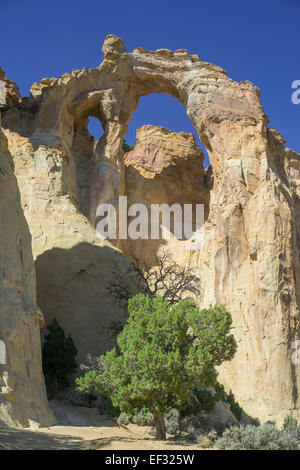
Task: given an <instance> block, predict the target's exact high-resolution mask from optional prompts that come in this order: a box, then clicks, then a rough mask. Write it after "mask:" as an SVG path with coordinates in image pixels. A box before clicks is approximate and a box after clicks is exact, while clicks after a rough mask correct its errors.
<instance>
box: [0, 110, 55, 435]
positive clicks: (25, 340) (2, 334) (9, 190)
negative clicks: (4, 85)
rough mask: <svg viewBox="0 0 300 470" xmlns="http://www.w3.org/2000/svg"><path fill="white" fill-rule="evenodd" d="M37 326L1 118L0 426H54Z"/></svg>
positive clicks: (27, 247)
mask: <svg viewBox="0 0 300 470" xmlns="http://www.w3.org/2000/svg"><path fill="white" fill-rule="evenodd" d="M42 326H43V315H42V312H41V311H40V309H39V307H38V306H37V302H36V287H35V272H34V264H33V259H32V251H31V237H30V233H29V229H28V224H27V222H26V219H25V217H24V213H23V210H22V208H21V202H20V193H19V188H18V184H17V180H16V177H15V175H14V166H13V161H12V157H11V154H10V152H9V150H8V147H7V139H6V138H5V136H4V133H3V131H2V127H1V117H0V426H4V425H8V426H15V427H23V426H25V427H28V426H32V425H33V426H34V425H42V426H46V425H51V424H53V423H54V421H55V420H54V417H53V415H52V412H51V411H50V410H49V408H48V404H47V397H46V390H45V385H44V377H43V374H42V364H41V362H42V361H41V343H40V327H42Z"/></svg>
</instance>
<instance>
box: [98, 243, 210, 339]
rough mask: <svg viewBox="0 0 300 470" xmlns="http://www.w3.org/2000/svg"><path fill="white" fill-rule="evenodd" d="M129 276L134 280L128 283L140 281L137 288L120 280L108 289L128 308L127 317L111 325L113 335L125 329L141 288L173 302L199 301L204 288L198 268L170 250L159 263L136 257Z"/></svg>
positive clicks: (162, 256)
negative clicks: (132, 301)
mask: <svg viewBox="0 0 300 470" xmlns="http://www.w3.org/2000/svg"><path fill="white" fill-rule="evenodd" d="M126 278H127V279H128V280H129V281H131V282H128V285H129V284H131V285H136V290H135V292H133V291H132V290H131V289H130V288H129V287H128V285H127V286H126V285H124V281H123V282H121V280H116V282H114V283H112V284H110V286H109V287H108V289H107V291H108V294H109V295H111V296H112V297H113V298H114V299H115V300H116V302H118V304H119V305H121V306H122V308H123V311H124V317H123V316H122V318H121V319H120V321H119V322H114V323H112V324H110V326H109V327H108V328H107V330H110V332H111V333H112V335H111V336H116V335H118V333H120V332H121V331H122V329H123V327H124V324H125V323H126V319H127V316H128V300H129V299H130V297H132V296H134V295H135V294H136V293H138V292H142V293H144V294H146V295H148V296H149V297H150V298H153V297H163V298H164V299H166V300H168V301H169V302H170V304H171V305H174V304H176V303H177V302H179V301H180V300H183V299H189V300H193V301H195V302H197V299H198V298H199V296H200V292H201V291H200V279H199V277H198V276H197V274H196V272H195V269H193V268H190V267H187V266H181V265H180V264H178V263H177V262H176V261H175V260H174V259H173V258H172V256H171V254H170V253H169V252H168V251H164V252H162V254H161V255H160V256H159V257H158V259H157V262H156V264H155V265H150V264H148V263H146V262H140V261H139V260H138V259H137V258H136V257H135V258H134V262H133V263H131V264H130V267H129V268H128V270H127V275H126Z"/></svg>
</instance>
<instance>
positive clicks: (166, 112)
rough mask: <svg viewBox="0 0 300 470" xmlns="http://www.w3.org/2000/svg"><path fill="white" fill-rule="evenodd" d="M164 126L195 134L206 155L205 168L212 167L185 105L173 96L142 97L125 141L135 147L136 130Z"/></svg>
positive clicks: (164, 94)
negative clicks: (150, 126)
mask: <svg viewBox="0 0 300 470" xmlns="http://www.w3.org/2000/svg"><path fill="white" fill-rule="evenodd" d="M148 124H149V125H152V126H162V127H165V128H167V129H169V130H171V131H174V132H188V133H190V134H193V136H194V137H195V140H196V145H197V146H198V147H199V148H200V149H201V150H202V152H203V153H204V155H205V161H204V168H206V167H208V166H209V165H210V161H209V156H208V153H207V150H206V148H205V146H204V145H203V144H202V142H201V140H200V138H199V135H198V132H197V131H196V130H195V127H194V126H193V124H192V122H191V121H190V119H189V117H188V115H187V112H186V109H185V107H184V105H183V104H182V103H181V102H180V101H179V100H178V99H177V98H175V97H174V96H173V95H170V94H166V93H150V94H148V95H144V96H141V98H140V99H139V104H138V107H137V109H136V110H135V112H134V113H133V115H132V117H131V120H130V122H129V125H128V131H127V134H126V136H125V139H126V140H127V142H128V143H129V144H132V145H135V142H136V130H137V129H138V128H139V127H142V126H143V125H148Z"/></svg>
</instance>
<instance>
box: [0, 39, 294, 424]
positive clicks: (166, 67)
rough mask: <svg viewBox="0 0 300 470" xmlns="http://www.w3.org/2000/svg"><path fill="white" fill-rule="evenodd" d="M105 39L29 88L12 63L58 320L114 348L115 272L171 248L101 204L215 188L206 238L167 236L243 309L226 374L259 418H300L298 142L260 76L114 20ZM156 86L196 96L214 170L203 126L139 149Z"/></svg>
mask: <svg viewBox="0 0 300 470" xmlns="http://www.w3.org/2000/svg"><path fill="white" fill-rule="evenodd" d="M103 52H104V61H103V62H102V64H101V65H100V66H99V67H98V68H95V69H90V70H87V69H83V70H74V71H73V72H72V73H71V74H64V75H62V76H61V77H60V78H58V79H55V78H49V79H43V80H42V82H41V83H40V84H37V83H35V84H34V85H33V86H32V88H31V97H30V98H21V97H20V96H19V94H18V90H17V87H16V86H15V84H14V83H13V82H11V81H10V80H8V79H7V78H5V77H4V80H5V81H6V84H7V87H6V91H7V105H6V107H4V108H3V109H2V127H3V131H4V133H5V136H6V139H7V141H8V149H9V152H10V154H11V156H12V158H13V160H14V165H15V174H16V177H17V180H18V184H19V188H20V192H21V200H22V208H23V211H24V214H25V217H26V220H27V223H28V225H29V229H30V232H31V236H32V249H33V257H34V259H35V266H36V275H37V301H38V304H39V307H40V308H41V310H42V311H43V314H44V316H45V319H46V322H49V321H50V320H51V319H52V318H54V317H56V318H57V319H58V320H59V321H60V323H61V324H62V326H63V327H64V328H65V330H66V332H67V333H69V332H70V333H71V334H72V336H73V338H74V341H75V344H77V347H78V349H79V357H80V358H82V357H84V355H85V354H86V353H87V352H91V353H95V354H98V353H101V352H103V351H104V350H105V349H106V348H107V346H108V344H109V338H108V336H107V333H105V331H106V329H105V325H107V324H108V322H109V321H112V320H117V319H118V318H119V317H120V315H121V314H122V312H121V309H120V308H119V307H118V306H117V305H116V303H115V302H114V300H113V299H112V298H110V296H109V295H108V294H107V289H106V287H107V285H108V284H109V283H110V282H111V281H112V280H115V279H118V280H119V282H120V283H123V284H124V285H125V284H126V285H127V286H128V285H129V284H130V286H129V287H130V289H132V292H134V289H135V286H134V285H133V283H132V280H129V279H128V278H127V276H126V273H127V268H128V261H127V259H126V257H127V258H130V257H131V256H132V255H138V256H142V255H145V256H146V255H147V254H148V255H149V257H150V258H151V257H153V256H154V254H155V252H157V251H159V249H160V248H161V247H159V246H152V247H151V249H150V248H149V249H148V248H147V246H150V245H147V244H146V243H148V242H147V241H145V240H139V241H137V243H136V245H134V244H133V243H131V242H125V241H121V240H119V241H118V242H117V243H116V244H115V245H116V246H114V245H113V244H112V243H110V242H108V241H101V240H100V239H99V238H98V237H97V234H96V231H95V224H96V217H95V214H96V208H97V206H98V205H99V204H100V203H103V202H112V203H115V204H116V205H117V201H118V196H119V195H128V198H129V200H131V201H132V202H147V203H151V202H166V203H168V202H176V198H177V202H199V203H201V202H202V203H204V204H205V218H206V220H205V223H204V225H203V227H202V228H201V229H200V231H199V232H197V233H196V234H195V240H196V242H197V244H196V247H197V249H193V250H186V243H192V242H191V241H189V242H180V243H179V242H178V241H176V240H171V242H169V244H168V249H169V250H171V251H172V253H173V255H174V257H176V258H177V260H179V261H180V262H181V263H183V264H187V265H190V266H193V267H194V268H196V269H197V272H198V275H199V277H200V280H201V291H202V294H201V298H200V304H201V306H203V307H204V306H208V305H209V304H211V303H213V304H214V303H223V304H225V305H226V307H227V308H228V310H230V311H231V313H232V315H233V326H234V334H235V336H236V339H237V342H238V351H237V354H236V356H235V358H234V359H233V360H232V361H231V362H229V363H224V365H222V366H221V367H220V368H219V380H220V381H221V382H222V383H224V385H225V387H226V389H227V390H229V389H231V390H232V391H233V393H234V395H235V397H236V399H237V401H238V402H239V403H240V404H241V406H242V407H243V409H244V410H245V412H246V413H247V414H248V415H250V416H251V417H253V418H259V419H260V420H262V421H265V420H271V419H274V420H276V421H277V422H282V420H283V418H284V417H285V416H286V415H287V414H288V413H289V412H290V410H294V414H295V415H298V416H299V417H300V412H299V393H300V374H299V369H298V366H297V365H295V364H293V362H292V354H293V342H294V341H295V340H297V339H300V338H299V336H300V331H299V294H298V293H299V292H300V290H299V278H300V270H299V260H300V258H299V230H300V223H299V217H298V215H299V213H300V212H299V211H300V209H299V208H300V203H299V194H300V190H299V185H298V181H299V177H300V171H299V169H300V156H299V154H297V153H296V152H294V151H292V150H290V149H288V148H286V147H285V142H284V139H283V138H282V137H281V135H280V134H279V132H277V131H275V130H273V129H269V128H268V117H267V116H266V114H265V113H264V110H263V108H262V105H261V102H260V91H259V89H258V88H257V87H255V86H254V85H253V84H252V83H250V82H248V81H245V82H241V83H237V82H235V81H233V80H232V79H230V78H229V77H228V76H227V73H226V72H225V71H224V70H223V69H222V68H220V67H218V66H216V65H213V64H210V63H207V62H203V61H202V60H201V59H200V58H199V57H198V55H190V54H189V53H188V51H186V50H183V49H182V50H177V51H175V52H172V51H169V50H166V49H160V50H157V51H148V50H145V49H142V48H137V49H135V50H134V51H133V52H132V53H130V52H128V51H126V50H125V49H124V43H123V41H122V40H121V39H120V38H117V37H116V36H113V35H109V36H107V38H106V40H105V42H104V45H103ZM151 93H166V94H171V95H172V96H174V97H175V98H177V99H178V100H179V101H180V102H181V103H183V105H184V106H185V109H186V112H187V115H188V117H189V119H190V120H191V122H192V124H193V125H194V128H195V130H196V131H197V132H198V135H199V137H200V140H201V142H202V143H203V144H204V145H205V147H206V149H207V152H208V154H209V158H210V162H211V167H210V168H208V169H207V170H204V169H203V160H204V156H203V153H202V151H201V150H200V149H199V148H198V147H197V146H196V144H195V140H194V138H193V136H192V135H191V134H187V133H184V132H182V133H173V132H172V131H169V130H167V129H164V128H161V127H155V126H143V127H142V128H140V129H139V130H138V135H137V145H136V146H135V149H134V150H133V151H131V152H129V153H127V154H126V155H125V157H124V155H123V152H122V142H123V139H124V136H125V135H126V132H127V129H128V125H129V122H130V119H131V116H132V114H133V113H134V111H135V110H136V108H137V107H138V104H139V99H140V97H141V96H144V95H148V94H151ZM90 116H94V117H97V118H98V119H99V120H100V122H101V124H102V126H103V130H104V133H103V136H102V137H101V138H100V139H99V140H98V141H97V142H94V140H93V138H91V136H90V134H89V132H88V130H87V125H88V118H89V117H90ZM175 188H176V190H175ZM147 250H148V252H147ZM124 255H125V256H124ZM1 321H2V319H1ZM5 321H6V320H5ZM4 326H6V325H4ZM7 327H8V328H9V324H8V325H7ZM13 328H18V327H17V326H16V325H14V326H13ZM16 331H17V330H16ZM0 336H1V335H0ZM1 339H3V338H2V337H1ZM24 347H26V345H25V346H24ZM0 414H1V412H0Z"/></svg>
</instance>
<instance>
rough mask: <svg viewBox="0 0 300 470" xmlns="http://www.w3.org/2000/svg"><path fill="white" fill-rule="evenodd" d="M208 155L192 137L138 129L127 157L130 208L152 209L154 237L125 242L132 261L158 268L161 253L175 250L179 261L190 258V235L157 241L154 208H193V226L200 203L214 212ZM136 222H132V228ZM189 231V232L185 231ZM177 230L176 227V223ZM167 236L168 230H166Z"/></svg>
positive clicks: (170, 233)
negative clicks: (206, 167) (206, 165)
mask: <svg viewBox="0 0 300 470" xmlns="http://www.w3.org/2000/svg"><path fill="white" fill-rule="evenodd" d="M203 161H204V154H203V152H202V151H201V150H200V148H199V147H198V146H197V145H196V143H195V138H194V136H193V135H192V134H188V133H187V132H172V131H170V130H168V129H165V128H164V127H156V126H149V125H147V126H143V127H141V128H139V129H138V130H137V137H136V145H135V147H134V150H132V151H130V152H129V153H127V154H125V156H124V162H125V195H126V196H127V204H128V207H130V206H132V205H133V204H137V203H138V204H141V203H142V204H143V205H144V206H145V207H147V209H148V214H149V218H148V222H149V227H148V236H149V239H146V240H142V239H138V240H131V239H130V238H128V239H127V240H119V246H120V247H121V249H122V250H123V252H124V253H125V255H126V256H127V257H128V258H132V257H133V256H134V257H136V258H138V259H139V260H142V261H144V262H146V263H147V264H149V263H150V264H154V263H155V262H156V259H157V256H159V253H160V251H162V250H164V251H170V252H173V253H174V257H176V258H177V259H180V255H181V259H182V258H184V257H185V256H186V250H185V243H184V241H183V239H184V231H183V230H182V232H183V233H182V236H183V237H182V240H177V238H176V236H175V234H174V230H171V231H168V236H169V239H168V240H166V239H165V238H163V237H162V231H161V232H160V237H159V239H157V240H151V239H150V237H151V216H150V214H151V205H153V204H157V205H159V206H161V204H167V205H168V206H170V207H171V206H172V205H173V204H179V205H180V207H181V210H182V218H181V220H182V219H183V216H184V212H183V205H184V204H192V207H193V214H192V215H193V223H194V224H195V222H196V214H195V207H196V204H203V205H204V206H205V207H206V216H207V213H208V207H209V189H208V188H207V186H206V183H205V171H204V169H203ZM130 219H131V217H128V226H129V224H130ZM182 228H183V227H182ZM171 229H172V224H171ZM163 230H164V237H166V235H167V234H166V227H164V228H163Z"/></svg>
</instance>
